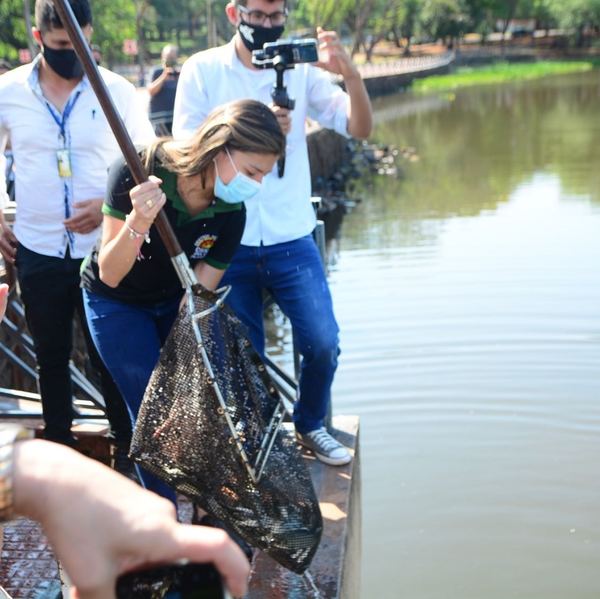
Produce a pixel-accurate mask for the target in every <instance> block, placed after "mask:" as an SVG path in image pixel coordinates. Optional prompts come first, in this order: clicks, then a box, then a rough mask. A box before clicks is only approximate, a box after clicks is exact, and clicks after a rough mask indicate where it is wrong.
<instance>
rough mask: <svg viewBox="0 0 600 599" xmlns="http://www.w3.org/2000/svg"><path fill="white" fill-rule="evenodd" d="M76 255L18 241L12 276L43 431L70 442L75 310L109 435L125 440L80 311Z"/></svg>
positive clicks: (116, 400) (127, 433)
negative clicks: (29, 341)
mask: <svg viewBox="0 0 600 599" xmlns="http://www.w3.org/2000/svg"><path fill="white" fill-rule="evenodd" d="M81 262H82V261H81V259H76V258H71V257H70V256H69V255H68V253H67V256H66V257H65V258H55V257H52V256H44V255H42V254H37V253H36V252H32V251H31V250H29V249H27V248H26V247H25V246H23V245H21V244H19V246H18V247H17V258H16V267H17V279H18V281H19V287H20V290H21V300H22V301H23V305H24V306H25V318H26V320H27V326H28V327H29V332H30V333H31V336H32V338H33V343H34V346H35V352H36V356H37V368H38V374H39V387H40V395H41V396H42V410H43V415H44V424H45V428H44V437H45V438H46V439H49V440H51V441H57V442H61V443H70V442H72V439H73V438H72V435H71V424H72V421H73V406H72V386H71V374H70V371H69V361H70V359H71V352H72V349H73V319H74V317H75V314H77V315H78V316H79V319H80V321H81V326H82V328H83V331H84V335H85V341H86V346H87V349H88V352H89V358H90V362H91V363H92V365H93V366H94V368H96V369H97V370H98V371H99V374H100V381H101V393H102V395H103V397H104V401H105V403H106V415H107V418H108V421H109V423H110V428H111V437H112V438H113V439H114V440H115V441H116V442H118V443H123V444H125V443H127V444H128V443H129V441H130V440H131V419H130V418H129V413H128V412H127V408H126V406H125V402H124V401H123V399H122V397H121V394H120V393H119V391H118V389H117V387H116V385H115V383H114V381H113V379H112V377H111V376H110V374H109V373H108V371H107V370H106V367H105V366H104V363H103V362H102V360H101V359H100V356H99V355H98V352H97V351H96V348H95V347H94V344H93V342H92V341H91V338H90V334H89V330H88V328H87V321H86V318H85V314H84V311H83V301H82V296H81V289H80V288H79V283H80V277H79V269H80V266H81Z"/></svg>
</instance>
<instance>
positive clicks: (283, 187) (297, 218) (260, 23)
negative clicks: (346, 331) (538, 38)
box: [173, 0, 372, 466]
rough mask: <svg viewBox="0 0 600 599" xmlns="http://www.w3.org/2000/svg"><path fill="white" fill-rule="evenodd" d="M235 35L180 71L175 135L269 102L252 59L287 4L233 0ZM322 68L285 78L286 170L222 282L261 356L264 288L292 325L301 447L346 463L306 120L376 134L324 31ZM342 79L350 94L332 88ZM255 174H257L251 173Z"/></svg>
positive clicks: (260, 197) (258, 204) (263, 196)
mask: <svg viewBox="0 0 600 599" xmlns="http://www.w3.org/2000/svg"><path fill="white" fill-rule="evenodd" d="M225 11H226V14H227V18H228V19H229V22H230V23H231V24H232V25H233V26H234V27H235V28H236V30H237V31H236V34H235V35H234V37H233V39H232V40H231V41H230V42H229V43H228V44H225V45H224V46H220V47H218V48H211V49H209V50H205V51H203V52H199V53H197V54H195V55H194V56H192V57H191V58H190V59H189V60H188V61H187V62H186V63H185V64H184V65H183V67H182V70H181V75H180V78H179V87H178V89H177V95H176V99H175V112H174V121H173V132H174V135H175V136H176V137H181V136H189V135H191V134H192V133H193V132H194V131H195V129H196V128H197V127H198V126H199V125H200V123H201V122H202V121H203V119H204V118H205V117H206V115H207V114H208V113H209V112H210V111H211V110H212V109H213V108H214V107H215V106H218V105H220V104H223V103H225V102H228V101H231V100H235V99H239V98H253V99H255V100H260V101H262V102H264V103H265V104H271V90H272V88H273V84H274V83H275V73H274V72H273V70H271V69H266V70H259V69H257V68H255V67H254V65H253V64H252V52H253V51H254V50H260V49H262V48H263V45H264V44H265V43H269V42H275V41H277V40H278V39H279V38H280V37H281V35H282V34H283V31H284V28H285V24H286V19H287V9H286V4H285V0H234V1H233V2H230V3H229V4H227V6H226V8H225ZM317 36H318V42H319V53H320V62H318V63H316V65H315V66H313V65H309V64H306V63H304V64H297V65H296V67H295V68H294V69H292V70H287V71H285V73H284V84H285V86H286V87H287V89H288V90H289V93H290V96H291V97H292V98H294V99H295V102H296V103H295V107H294V109H293V110H289V109H286V108H281V107H278V106H272V109H273V111H274V112H275V114H276V115H277V118H278V120H279V123H280V125H281V127H282V129H283V131H284V133H285V134H286V135H287V147H286V161H285V170H284V172H283V174H282V176H280V175H279V173H278V169H277V166H276V167H275V168H274V170H273V171H272V172H271V173H269V174H268V175H267V176H266V177H265V178H264V179H263V188H262V190H261V191H260V192H259V193H258V194H257V195H256V196H255V197H254V198H252V199H251V200H249V201H247V202H246V211H247V218H246V228H245V231H244V236H243V237H242V245H241V246H240V248H239V250H238V252H237V254H236V255H235V257H234V260H233V262H232V264H231V266H230V267H229V269H228V271H227V273H226V275H225V277H224V279H223V282H224V283H226V284H230V285H232V291H231V293H230V295H229V298H228V301H229V304H230V306H231V307H232V308H233V310H234V311H235V312H236V314H237V315H238V316H239V317H240V319H241V320H242V321H243V322H244V323H245V324H246V326H247V327H248V329H249V335H250V340H251V341H252V343H253V345H254V347H255V349H256V350H257V351H258V352H259V353H260V354H263V353H264V349H265V340H264V328H263V307H262V303H263V296H262V292H263V289H267V290H268V291H269V292H270V293H271V294H272V296H273V297H274V299H275V301H276V302H277V303H278V304H279V306H280V307H281V309H282V310H283V312H284V313H285V314H286V315H287V317H288V318H289V319H290V322H291V324H292V329H293V332H294V337H295V340H296V342H297V344H298V347H299V350H300V353H301V354H302V368H301V375H300V381H299V384H300V396H299V400H298V402H297V403H296V406H295V408H294V423H295V427H296V434H297V437H298V440H299V441H300V442H301V443H302V444H303V445H305V446H307V447H309V448H310V449H311V450H312V451H313V452H314V453H315V455H316V456H317V458H319V459H320V460H321V461H323V462H325V463H327V464H331V465H336V466H337V465H342V464H347V463H348V462H349V461H350V460H351V456H350V453H349V452H348V450H347V449H346V448H345V447H344V446H343V445H341V444H340V443H338V442H337V441H336V440H335V439H334V438H333V437H332V436H331V435H329V433H328V432H327V430H326V429H325V427H324V426H323V421H324V418H325V416H326V413H327V410H328V407H329V403H330V401H331V385H332V382H333V377H334V374H335V370H336V368H337V358H338V354H339V348H338V331H339V329H338V325H337V322H336V320H335V316H334V313H333V305H332V301H331V294H330V292H329V288H328V285H327V280H326V277H325V272H324V270H323V265H322V263H321V258H320V255H319V251H318V249H317V246H316V244H315V242H314V240H313V238H312V235H311V233H312V231H313V229H314V227H315V214H314V210H313V208H312V205H311V202H310V197H311V187H310V170H309V162H308V149H307V144H306V133H305V124H306V117H307V116H310V117H311V118H313V119H315V120H317V121H318V122H319V123H320V124H321V125H323V126H325V127H328V128H331V129H334V130H335V131H337V132H338V133H340V134H342V135H347V136H353V137H356V138H360V139H364V138H366V137H367V136H368V135H369V134H370V132H371V125H372V116H371V104H370V101H369V97H368V94H367V92H366V89H365V86H364V83H363V81H362V79H361V77H360V74H359V73H358V70H357V69H356V67H355V66H354V64H353V63H352V61H351V59H350V58H349V56H348V55H347V54H346V52H345V51H344V49H343V47H342V45H341V43H340V41H339V40H338V37H337V34H336V33H335V32H334V31H324V30H323V29H321V28H318V29H317ZM326 71H328V72H329V73H333V74H337V75H341V76H342V77H343V80H344V86H345V88H346V92H344V91H343V90H342V89H341V88H340V87H338V86H337V85H335V84H334V83H333V82H332V81H331V76H330V75H329V73H327V72H326ZM246 174H247V175H252V173H246Z"/></svg>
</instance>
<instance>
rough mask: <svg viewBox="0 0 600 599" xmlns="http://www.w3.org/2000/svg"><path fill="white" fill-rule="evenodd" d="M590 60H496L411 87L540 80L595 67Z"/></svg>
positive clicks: (443, 87)
mask: <svg viewBox="0 0 600 599" xmlns="http://www.w3.org/2000/svg"><path fill="white" fill-rule="evenodd" d="M594 66H595V65H594V62H593V61H591V60H590V61H551V60H544V61H539V62H531V63H508V62H498V63H495V64H492V65H488V66H484V67H475V68H473V67H460V68H458V69H457V70H456V71H455V72H453V73H450V74H448V75H432V76H431V77H427V78H425V79H418V80H417V81H415V82H414V83H413V89H414V90H416V91H419V92H431V91H442V90H454V89H458V88H461V87H468V86H472V85H489V84H493V83H508V82H512V81H526V80H529V79H539V78H540V77H547V76H548V75H565V74H568V73H581V72H584V71H589V70H591V69H593V68H594Z"/></svg>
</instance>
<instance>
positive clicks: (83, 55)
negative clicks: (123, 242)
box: [54, 0, 188, 284]
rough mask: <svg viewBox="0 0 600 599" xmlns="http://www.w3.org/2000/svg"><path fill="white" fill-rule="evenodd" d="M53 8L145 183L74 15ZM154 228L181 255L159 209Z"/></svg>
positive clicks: (64, 6) (66, 8) (64, 7)
mask: <svg viewBox="0 0 600 599" xmlns="http://www.w3.org/2000/svg"><path fill="white" fill-rule="evenodd" d="M54 5H55V6H56V10H57V11H58V14H59V16H60V20H61V22H62V24H63V26H64V28H65V30H66V31H67V33H68V35H69V38H70V40H71V43H72V44H73V49H74V50H75V53H76V54H77V56H78V57H79V60H80V61H81V64H82V66H83V70H84V72H85V74H86V75H87V77H88V79H89V81H90V84H91V86H92V89H93V90H94V93H95V94H96V97H97V98H98V101H99V102H100V106H101V107H102V111H103V112H104V115H105V116H106V119H107V120H108V124H109V125H110V128H111V129H112V132H113V134H114V136H115V138H116V139H117V143H118V144H119V148H121V152H123V156H124V157H125V160H126V161H127V166H128V167H129V170H130V171H131V174H132V175H133V179H134V180H135V182H136V183H137V184H138V185H140V184H141V183H144V182H145V181H147V180H148V175H147V174H146V170H145V169H144V166H143V165H142V161H141V160H140V157H139V155H138V153H137V150H136V149H135V146H134V145H133V142H132V141H131V137H130V136H129V133H128V132H127V129H126V128H125V125H124V124H123V120H122V119H121V116H120V115H119V113H118V112H117V110H116V108H115V106H114V104H113V101H112V99H111V97H110V93H109V91H108V88H107V87H106V84H105V83H104V79H102V77H101V76H100V71H99V70H98V66H97V65H96V63H95V61H94V59H93V57H92V51H91V49H90V46H89V44H88V43H87V40H86V39H85V36H84V35H83V32H82V30H81V27H80V26H79V23H78V22H77V19H76V18H75V15H74V14H73V9H72V8H71V5H70V4H69V3H68V2H67V0H54ZM154 224H155V225H156V228H157V230H158V233H159V235H160V238H161V239H162V241H163V243H164V244H165V247H166V248H167V252H168V253H169V256H171V258H175V257H178V256H180V255H181V254H183V251H182V249H181V246H180V244H179V241H178V240H177V237H175V233H174V232H173V228H172V227H171V225H170V223H169V221H168V219H167V216H166V214H165V213H164V211H163V210H162V209H161V210H160V212H159V213H158V215H157V216H156V220H155V221H154ZM185 284H188V282H187V281H186V282H185Z"/></svg>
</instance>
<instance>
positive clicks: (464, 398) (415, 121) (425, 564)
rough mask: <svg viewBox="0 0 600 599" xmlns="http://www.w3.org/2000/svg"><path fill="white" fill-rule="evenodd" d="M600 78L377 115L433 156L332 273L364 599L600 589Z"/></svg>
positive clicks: (376, 192) (352, 227)
mask: <svg viewBox="0 0 600 599" xmlns="http://www.w3.org/2000/svg"><path fill="white" fill-rule="evenodd" d="M599 89H600V88H599V85H598V75H597V74H596V73H593V74H591V75H589V76H587V78H586V77H581V76H578V77H576V78H572V79H569V78H561V80H560V82H556V81H552V82H550V81H549V80H548V81H546V82H541V83H537V84H531V86H530V87H517V88H514V89H513V88H509V89H505V90H497V91H489V90H487V91H480V90H471V91H469V92H466V93H464V94H459V95H458V96H457V100H456V102H455V103H454V104H453V105H451V106H447V105H445V104H441V105H440V106H439V107H434V108H433V109H432V107H431V102H429V103H428V104H427V106H426V113H425V114H424V115H421V114H419V113H418V111H417V112H416V113H415V114H413V115H412V116H411V115H410V114H408V115H407V114H401V115H400V116H399V117H397V118H396V117H395V116H394V115H392V117H393V118H392V117H389V116H386V118H387V119H389V118H392V120H391V121H390V120H388V121H387V122H386V124H385V128H381V127H380V128H379V129H378V136H379V138H380V140H381V141H385V142H386V143H395V144H396V145H402V144H410V145H412V146H414V147H415V148H416V149H417V151H418V152H419V153H420V157H421V160H420V161H419V162H418V163H416V164H414V165H412V164H411V165H406V166H403V170H404V177H403V178H401V179H399V180H389V179H388V180H385V178H379V179H376V180H375V181H373V182H372V183H371V184H370V185H367V186H366V187H365V189H364V190H363V192H362V196H363V198H364V201H363V202H362V203H361V204H360V205H359V206H358V208H356V209H355V210H354V212H353V213H352V214H351V215H350V216H349V217H347V219H346V222H345V223H344V229H343V233H342V238H341V248H342V251H341V254H340V261H339V264H338V266H337V268H336V270H335V272H333V273H332V274H331V277H330V280H331V286H332V290H333V294H334V300H335V305H336V313H337V317H338V320H339V322H340V325H341V343H342V356H341V361H340V368H339V371H338V376H337V378H336V382H335V386H334V398H335V411H336V412H338V413H356V414H359V415H360V417H361V425H362V432H361V441H362V451H363V556H364V558H363V583H364V584H363V597H364V598H365V599H371V598H390V599H391V598H394V599H395V598H399V599H400V598H407V599H509V598H513V597H514V598H522V599H536V598H540V599H541V598H544V599H566V598H567V597H568V598H575V599H584V598H586V599H587V598H588V597H589V598H592V597H593V598H598V597H600V576H599V574H598V572H599V571H600V569H599V567H600V516H599V506H600V480H599V478H598V472H599V469H598V460H599V456H600V402H599V398H600V376H599V375H600V317H599V311H600V277H599V274H598V265H599V264H600V235H599V234H598V231H600V204H599V203H598V189H600V187H596V185H595V183H596V182H598V180H599V178H600V177H599V174H600V173H599V171H600V169H598V164H600V162H599V161H598V159H599V158H600V151H599V150H598V149H595V146H597V145H598V144H597V140H598V139H600V135H598V136H594V135H593V133H594V132H595V133H596V134H600V130H599V128H598V127H599V126H598V123H600V106H599V103H598V93H599ZM395 101H396V102H402V101H403V98H402V97H400V98H398V97H396V99H395ZM410 101H411V102H414V99H413V100H410ZM386 102H388V103H389V105H390V106H391V105H392V103H391V100H388V99H386ZM436 110H437V112H436ZM534 115H535V116H534ZM473 121H475V122H473ZM464 129H466V130H467V133H468V135H467V136H466V137H468V140H469V143H468V144H465V143H464V139H465V137H464V134H465V132H464ZM394 136H395V139H394ZM582 144H583V147H581V145H582ZM572 148H579V149H578V150H577V152H576V159H575V158H574V155H573V152H572V151H569V150H570V149H572ZM583 150H586V151H585V152H584V151H583ZM434 158H435V160H434ZM434 162H435V164H434Z"/></svg>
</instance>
